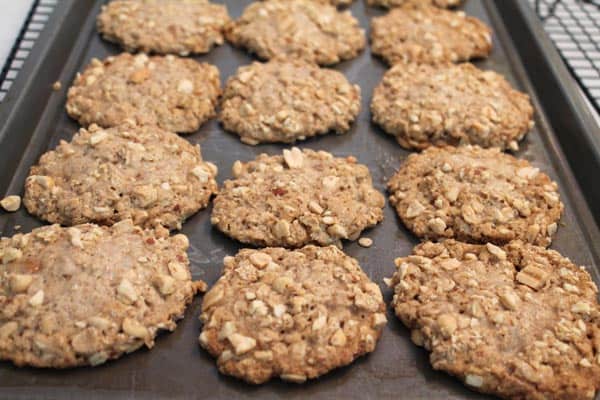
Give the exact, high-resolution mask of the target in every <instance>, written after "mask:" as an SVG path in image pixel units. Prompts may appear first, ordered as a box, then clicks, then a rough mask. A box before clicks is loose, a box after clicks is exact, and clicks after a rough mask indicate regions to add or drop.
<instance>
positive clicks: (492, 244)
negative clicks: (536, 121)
mask: <svg viewBox="0 0 600 400" xmlns="http://www.w3.org/2000/svg"><path fill="white" fill-rule="evenodd" d="M437 13H438V14H440V15H441V14H442V13H441V12H437ZM394 14H396V15H394ZM426 14H427V13H426V12H425V11H424V10H417V11H414V13H413V19H412V21H415V20H419V19H427V20H430V18H431V16H430V15H426ZM406 17H407V15H406V14H405V13H404V12H403V11H396V10H395V11H392V12H391V13H390V14H388V15H387V16H385V17H383V18H390V19H392V18H394V19H395V20H396V21H403V22H405V24H404V25H399V26H398V27H397V28H394V29H397V30H399V31H403V30H404V28H405V26H406V25H410V22H412V21H409V20H407V19H406ZM463 17H464V16H463V15H462V14H458V13H455V15H454V16H453V15H451V14H450V13H448V14H447V18H448V21H452V19H453V18H463ZM471 22H472V23H474V24H476V23H477V22H476V21H471ZM453 24H454V25H458V24H459V23H458V22H454V23H453ZM442 25H443V24H440V25H438V27H437V28H438V29H440V31H442V30H443V29H444V28H443V27H442ZM449 25H452V23H450V24H449ZM377 29H379V30H381V31H382V32H383V34H384V35H385V36H383V37H384V38H385V37H386V36H392V35H393V33H392V34H390V32H389V31H386V27H385V26H384V25H383V24H382V25H381V26H380V27H378V28H377ZM475 31H476V29H473V30H469V29H465V30H463V33H464V34H465V37H463V39H462V40H460V41H456V42H455V43H456V44H457V47H455V48H453V49H452V48H449V47H444V46H443V45H442V46H439V47H437V48H433V47H432V48H430V50H431V51H430V52H428V53H426V54H425V55H424V56H422V54H423V53H422V52H421V50H422V49H421V48H419V47H418V46H417V47H410V48H402V49H401V50H400V51H399V52H397V53H395V52H394V50H396V49H398V46H395V43H394V40H395V39H397V38H398V36H396V37H393V38H391V39H390V40H389V41H388V42H387V43H386V45H387V44H389V45H387V46H381V47H380V48H375V43H374V51H375V52H379V53H380V54H383V56H384V57H385V58H386V60H387V61H388V62H390V63H396V62H398V63H400V64H398V65H396V66H394V67H392V69H391V70H390V71H388V72H387V73H386V76H384V80H383V83H382V84H381V85H380V86H379V87H378V88H377V89H376V90H375V93H374V99H373V103H372V111H373V114H374V119H375V120H376V122H378V123H379V124H380V125H381V126H382V127H383V128H384V130H386V131H387V132H388V133H391V134H394V135H395V136H396V137H397V139H398V142H399V143H400V144H401V145H402V146H403V147H406V148H413V149H426V150H425V151H423V152H422V153H420V154H412V155H410V156H409V157H408V159H407V160H405V162H404V163H403V164H402V166H401V168H400V170H399V171H398V172H397V173H396V174H395V175H394V176H393V177H392V178H391V179H390V181H389V182H388V189H389V191H390V202H391V204H392V205H393V206H394V207H395V208H396V211H397V213H398V215H399V217H400V219H401V220H402V222H403V223H404V224H405V226H407V227H408V228H409V229H410V230H411V231H412V232H413V233H415V234H416V235H417V236H418V237H420V238H424V239H426V241H425V242H423V243H421V244H420V245H418V246H417V247H415V248H414V249H413V255H410V256H408V257H399V258H397V259H396V260H395V265H396V272H395V273H394V275H393V277H392V278H391V279H389V280H386V283H387V284H388V285H389V287H390V288H392V289H393V291H394V296H393V299H392V307H393V308H394V311H395V313H396V315H397V316H398V318H399V319H400V320H401V321H402V322H403V323H404V325H406V326H407V327H408V328H409V329H411V339H412V341H413V342H414V343H415V344H416V345H418V346H423V347H425V348H426V349H427V350H428V351H430V352H431V353H430V361H431V364H432V366H433V367H434V368H435V369H438V370H442V371H445V372H447V373H449V374H451V375H454V376H456V377H457V378H459V379H460V380H461V381H463V382H464V383H465V385H466V386H467V387H469V388H471V389H474V390H477V391H480V392H484V393H491V394H495V395H497V396H500V397H504V398H589V399H591V398H593V397H594V396H595V394H596V391H597V390H598V388H599V384H598V382H599V380H598V377H599V376H600V341H599V340H600V307H599V305H598V300H597V294H598V289H597V286H596V285H595V284H594V282H593V280H592V278H591V276H590V275H589V273H588V272H587V271H585V269H584V268H583V267H578V266H576V265H575V264H573V263H572V262H571V261H570V260H569V259H568V258H565V257H563V256H561V255H560V254H559V253H557V252H556V251H553V250H547V249H545V247H546V246H548V245H549V244H550V242H551V240H552V236H553V235H554V234H555V233H556V231H557V227H558V221H559V219H560V217H561V214H562V211H563V208H564V206H563V204H562V203H561V201H560V197H559V194H558V187H557V185H556V183H554V182H552V181H551V180H550V178H549V177H548V176H547V175H545V174H543V173H542V172H540V171H539V169H537V168H534V167H533V166H531V165H530V164H529V163H528V162H527V161H524V160H518V159H516V158H515V157H513V156H511V155H508V154H502V153H501V152H500V149H511V150H518V141H519V140H520V139H521V138H522V137H523V136H524V135H525V133H526V132H527V131H528V130H529V129H531V127H532V126H533V121H532V115H533V108H532V107H531V104H530V102H529V99H528V97H527V96H526V95H524V94H521V93H519V92H517V91H515V90H514V89H512V88H511V87H510V85H508V83H507V82H506V81H505V80H504V78H502V77H501V76H500V75H498V74H496V73H493V72H490V71H486V72H484V71H480V70H478V69H477V68H476V67H474V66H473V65H471V64H462V65H457V66H454V65H450V64H442V65H439V64H438V65H433V66H432V65H429V64H437V63H438V62H439V61H440V60H442V61H444V62H448V61H450V62H459V61H465V60H468V59H469V58H472V57H480V56H483V55H485V54H486V51H487V52H489V49H487V50H486V49H483V48H481V47H479V46H478V45H477V39H476V36H477V34H474V32H475ZM376 33H377V32H376V29H375V24H374V32H373V34H374V35H375V34H376ZM400 34H401V35H405V36H406V33H405V32H402V33H400ZM445 35H448V36H447V37H451V35H452V32H451V31H445ZM474 35H475V36H474ZM467 36H471V40H469V39H468V38H467ZM489 43H490V44H491V40H489ZM394 47H395V48H394ZM482 49H483V51H481V50H482ZM448 50H452V52H451V53H448ZM382 52H384V53H382ZM415 61H417V62H418V63H420V64H419V65H417V64H415V63H414V62H415ZM403 63H408V64H403ZM499 94H500V95H499ZM432 99H433V101H432ZM456 117H458V118H456ZM465 143H471V144H477V145H481V146H484V147H495V148H493V149H483V148H481V147H478V146H461V147H449V146H448V147H444V145H454V146H456V145H464V144H465ZM431 146H441V147H439V148H436V147H431ZM429 240H434V241H438V242H437V243H436V242H432V241H429ZM458 240H460V241H458ZM567 332H568V333H567ZM593 360H595V361H596V362H595V363H594V362H593Z"/></svg>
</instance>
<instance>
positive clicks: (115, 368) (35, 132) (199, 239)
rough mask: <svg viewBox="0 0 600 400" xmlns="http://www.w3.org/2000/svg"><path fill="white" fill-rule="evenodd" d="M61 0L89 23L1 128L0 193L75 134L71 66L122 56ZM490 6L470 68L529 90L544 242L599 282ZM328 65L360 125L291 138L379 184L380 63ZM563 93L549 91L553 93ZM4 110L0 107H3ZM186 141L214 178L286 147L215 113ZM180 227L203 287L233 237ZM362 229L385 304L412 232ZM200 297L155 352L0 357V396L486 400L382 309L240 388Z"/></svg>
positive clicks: (567, 189) (393, 156) (7, 221)
mask: <svg viewBox="0 0 600 400" xmlns="http://www.w3.org/2000/svg"><path fill="white" fill-rule="evenodd" d="M503 1H507V2H508V0H503ZM516 1H518V0H516ZM66 3H69V4H68V5H69V6H70V7H72V8H73V9H75V8H76V7H78V8H77V10H80V11H77V12H78V13H79V14H77V13H75V12H71V14H69V12H68V11H65V10H63V11H64V12H63V13H62V14H61V15H71V16H73V15H78V16H79V17H80V18H84V19H85V22H84V23H83V24H82V28H81V30H80V34H79V36H80V37H79V39H78V40H77V41H76V42H74V44H73V46H72V48H70V49H69V52H65V54H66V55H65V56H64V58H60V59H59V60H58V61H57V62H60V63H61V68H59V69H57V71H59V74H58V75H57V78H60V80H61V81H62V82H63V90H61V91H59V92H56V93H50V94H44V96H43V100H44V107H43V108H42V112H41V114H39V115H38V114H37V113H34V114H33V115H31V118H32V119H35V120H34V121H33V122H32V123H31V125H28V124H27V123H28V122H29V121H25V120H24V121H22V123H23V124H24V126H28V127H29V126H32V128H31V131H11V132H6V133H5V134H6V135H7V136H6V137H4V138H3V137H2V135H1V133H2V132H1V131H0V142H1V141H2V140H4V141H3V142H1V143H3V145H4V144H7V143H9V144H10V145H11V147H10V148H9V147H8V145H7V146H6V147H0V158H2V157H7V159H8V158H9V155H10V153H11V152H18V151H20V149H21V147H23V148H24V149H25V151H24V154H23V156H22V157H21V156H20V155H19V154H18V155H17V156H15V157H12V158H11V159H10V160H8V161H6V162H5V163H4V165H6V168H5V169H4V170H2V171H0V194H4V193H20V192H21V191H22V186H23V181H24V179H25V177H26V175H27V171H28V168H29V167H30V166H31V165H32V164H33V163H35V162H36V160H37V159H38V158H39V156H40V155H41V154H42V153H43V152H44V151H46V150H47V149H49V148H52V147H54V146H55V145H56V144H57V143H58V141H59V140H60V139H69V138H70V137H71V136H72V135H73V133H74V132H76V131H77V128H78V127H77V124H76V123H75V122H74V121H72V120H70V119H69V118H68V117H67V115H66V113H65V112H64V102H65V95H66V87H68V85H69V83H70V82H71V81H72V79H73V77H74V76H75V73H76V72H77V71H78V70H80V69H81V68H83V66H84V65H85V64H87V63H88V62H89V60H90V59H91V58H92V57H100V58H102V57H106V56H108V55H110V54H116V53H118V52H119V49H118V48H117V47H116V46H114V45H111V44H108V43H106V42H103V41H102V40H101V39H100V38H99V37H98V35H97V34H96V33H95V32H94V29H93V24H94V18H95V14H96V13H97V11H98V9H99V6H100V4H99V3H98V4H95V5H94V6H93V7H85V6H83V5H81V4H82V3H78V2H77V1H76V0H67V1H66ZM91 3H92V2H90V4H91ZM226 3H227V4H228V6H229V11H230V13H231V14H232V16H233V17H237V16H239V15H240V13H241V11H242V9H243V7H244V6H245V5H247V4H249V3H250V1H249V0H231V1H226ZM495 7H496V6H495V5H494V2H493V1H491V0H487V1H486V0H482V1H480V0H469V1H467V3H466V5H465V7H464V9H465V11H466V12H467V13H468V14H471V15H476V16H478V17H479V18H481V19H483V20H484V21H486V22H488V23H489V24H491V25H492V27H493V29H494V31H495V33H496V35H495V39H494V40H495V43H494V45H495V48H494V52H493V55H492V57H491V58H490V59H489V60H486V61H483V62H478V63H477V65H478V66H480V67H481V68H486V69H493V70H495V71H498V72H500V73H502V74H504V75H506V76H507V77H508V79H509V80H510V81H511V82H512V83H513V84H514V85H516V86H517V87H519V88H521V89H522V90H525V91H528V92H530V94H531V95H532V97H533V100H534V103H535V105H536V108H537V109H538V113H537V115H536V122H537V124H536V128H535V130H534V131H533V132H532V133H531V134H530V135H528V136H527V138H526V139H525V141H524V142H523V144H522V149H521V150H520V151H519V152H518V153H517V156H518V157H522V158H525V159H528V160H530V161H531V162H532V163H533V164H534V165H535V166H537V167H540V168H541V169H542V170H543V171H545V172H547V173H548V174H549V175H550V176H551V177H552V178H553V179H555V180H557V181H558V183H559V186H560V187H561V194H562V197H563V201H564V203H565V205H566V211H565V215H564V217H563V219H562V224H561V226H560V229H559V231H558V234H557V237H556V240H555V242H554V244H553V245H552V248H554V249H556V250H558V251H560V252H562V253H563V254H564V255H566V256H569V257H570V258H571V259H572V260H573V261H575V262H576V263H578V264H581V265H586V266H589V267H590V271H591V272H592V273H593V275H594V279H595V280H596V282H600V279H599V275H598V265H599V263H598V251H597V248H595V247H594V246H595V242H596V240H595V239H597V238H598V233H597V227H596V226H595V225H593V223H592V222H591V221H590V220H588V219H589V216H590V215H591V213H590V210H589V209H588V208H587V205H586V203H585V201H584V200H583V198H582V195H581V192H580V191H579V188H578V186H577V184H576V183H575V180H574V179H573V176H572V175H571V172H570V169H569V166H568V164H567V163H566V162H565V160H564V158H563V156H562V154H561V152H560V148H559V147H558V145H557V141H556V137H555V133H554V132H553V130H552V127H551V126H550V125H549V124H548V120H547V118H546V115H544V113H543V110H542V109H541V107H540V106H539V102H538V99H537V98H536V95H535V93H534V92H533V87H532V86H531V83H530V81H529V80H528V79H527V75H526V74H525V69H523V66H522V65H520V64H519V58H518V54H517V53H515V50H514V48H513V47H512V45H511V42H510V41H511V38H510V37H509V36H508V35H507V32H508V31H507V30H506V28H505V27H504V26H503V25H502V23H501V20H500V18H499V17H498V15H497V14H496V13H495V12H494V10H495ZM351 10H352V13H353V14H354V15H355V16H356V17H358V18H359V19H360V21H361V24H362V26H363V27H364V28H365V29H368V27H369V19H370V18H371V17H373V16H376V15H380V14H382V12H381V11H380V10H376V9H374V8H367V7H366V6H365V5H364V3H363V1H362V0H358V1H356V2H355V3H354V5H353V6H352V8H351ZM515 40H516V39H515ZM65 43H66V42H65ZM197 59H198V60H202V61H208V62H212V63H214V64H216V65H217V66H218V67H219V69H220V70H221V77H222V80H223V81H224V80H225V79H226V78H227V77H228V76H230V75H231V74H233V73H234V72H235V70H236V69H237V68H238V66H240V65H244V64H247V63H249V62H251V61H252V58H251V57H250V56H248V55H247V54H246V53H245V52H244V51H242V50H239V49H234V48H232V47H230V46H228V45H224V46H221V47H219V48H217V49H215V50H214V51H213V52H211V53H210V54H209V55H206V56H202V57H197ZM542 61H543V60H542ZM336 69H338V70H340V71H342V72H344V73H345V74H346V76H347V77H348V79H349V80H350V81H353V82H356V83H358V84H359V85H360V86H361V89H362V95H363V103H362V112H361V114H360V116H359V118H358V121H357V122H356V123H355V124H354V126H353V127H352V129H351V131H350V132H349V133H347V134H345V135H342V136H334V135H328V136H323V137H319V138H315V139H312V140H308V141H306V142H301V143H299V144H298V145H299V146H300V147H308V148H313V149H324V150H327V151H330V152H332V153H334V154H336V155H339V156H343V155H350V154H352V155H355V156H356V157H357V158H358V159H359V161H360V162H361V163H364V164H367V165H368V166H369V168H370V170H371V173H372V175H373V178H374V182H375V185H376V187H377V188H378V189H380V190H381V191H384V190H385V181H386V179H387V178H389V177H390V176H391V175H392V174H393V173H394V171H395V170H396V169H397V168H398V166H399V165H400V163H401V162H402V160H403V159H405V158H406V156H407V155H408V154H409V153H408V152H406V151H404V150H402V149H401V148H400V146H399V145H398V144H397V143H396V142H395V140H394V139H393V138H392V137H391V136H389V135H386V134H384V133H383V132H382V131H381V130H379V129H378V128H377V127H375V126H374V125H373V124H372V123H371V122H370V113H369V102H370V99H371V93H372V91H373V88H374V86H375V85H376V84H377V83H378V82H379V80H380V79H381V76H382V74H383V73H384V72H385V70H386V67H385V65H384V64H383V63H382V62H381V61H380V60H379V59H377V58H374V57H372V55H371V54H370V52H369V50H368V49H367V50H365V51H364V52H363V53H362V54H361V55H360V56H359V57H358V58H357V59H355V60H351V61H348V62H344V63H342V64H340V65H338V66H336ZM52 79H54V78H49V81H50V80H52ZM30 90H33V89H30ZM39 90H40V93H42V92H43V93H46V92H44V91H45V90H47V89H46V88H40V89H39ZM560 95H561V94H560V93H557V96H560ZM46 96H47V97H46ZM23 101H25V100H23ZM32 108H35V107H32ZM1 111H2V110H1V109H0V113H1ZM19 115H21V114H19ZM186 139H188V140H190V141H191V142H193V143H200V144H201V145H202V151H203V154H204V157H205V159H207V160H209V161H212V162H214V163H216V164H217V165H218V167H219V170H220V173H219V177H218V180H219V182H221V183H222V182H223V180H225V179H227V178H229V177H230V176H231V173H230V169H231V165H232V164H233V162H234V161H235V160H238V159H240V160H250V159H252V158H254V157H255V156H256V155H258V154H259V153H262V152H266V153H271V154H274V153H279V152H281V150H282V149H283V148H285V146H281V145H262V146H257V147H250V146H246V145H244V144H242V143H240V142H239V140H238V139H237V136H235V135H233V134H229V133H226V132H224V131H223V129H222V128H221V127H220V126H219V124H218V123H217V121H214V120H213V121H210V122H209V123H207V124H206V125H204V126H203V127H202V128H201V129H200V130H199V132H197V133H194V134H192V135H190V136H186ZM13 145H14V146H13ZM20 146H21V147H20ZM2 163H3V160H0V164H2ZM584 220H585V221H584ZM15 225H20V226H21V228H20V231H21V232H28V231H30V230H31V229H32V228H34V227H37V226H40V225H41V222H39V221H37V220H36V219H35V218H32V217H31V216H28V215H27V213H26V212H25V211H24V210H21V211H19V212H18V213H15V214H2V215H0V233H1V234H2V235H12V234H13V233H14V232H15V228H14V227H15ZM183 232H184V233H186V234H187V235H189V237H190V243H191V248H190V252H189V255H190V260H191V263H192V269H193V275H194V277H195V278H201V279H204V280H206V281H207V282H208V283H209V284H212V283H214V282H215V280H216V279H217V278H218V277H219V276H220V272H221V266H222V258H223V257H224V256H225V255H231V254H234V253H235V252H236V251H237V250H238V249H239V248H240V246H239V244H237V243H236V242H234V241H233V240H230V239H228V238H227V237H225V236H224V235H222V234H221V233H219V232H218V231H216V230H215V229H212V228H211V225H210V209H209V210H205V211H202V212H200V213H198V214H197V215H195V216H194V217H192V218H191V219H190V220H189V221H188V222H187V223H186V224H185V225H184V228H183ZM366 235H367V236H369V237H371V238H373V240H374V245H373V247H371V248H370V249H363V248H360V247H359V246H358V245H357V244H354V243H346V244H345V246H344V250H345V251H346V252H347V253H348V254H349V255H351V256H353V257H356V258H357V259H358V260H359V261H360V263H361V265H362V267H363V269H364V270H365V271H366V273H367V274H368V275H369V276H370V277H371V278H372V279H373V280H374V281H375V282H377V283H379V284H380V285H381V286H382V289H383V290H384V294H385V298H386V301H389V300H390V297H391V293H390V291H389V290H388V289H387V288H385V287H384V285H383V283H382V279H383V278H384V277H387V276H390V275H391V274H392V272H393V270H394V266H393V260H394V258H395V257H398V256H403V255H407V254H409V253H410V251H411V249H412V247H413V245H414V244H416V243H417V240H416V239H415V238H414V237H413V236H412V235H411V234H410V233H408V232H407V231H406V230H405V229H404V227H403V226H402V225H401V224H400V222H399V220H398V218H397V217H396V216H395V214H394V212H393V210H392V208H391V207H390V206H389V205H386V208H385V220H384V221H383V223H381V224H380V225H378V226H377V227H375V228H373V229H371V230H370V231H368V232H366ZM81 301H85V299H81ZM200 303H201V298H200V297H198V298H196V300H195V301H194V303H193V304H192V305H191V306H190V307H189V309H188V310H187V312H186V317H185V319H184V320H182V321H181V322H180V324H179V326H178V328H177V330H176V331H175V332H173V333H171V334H164V335H161V336H160V337H159V338H158V339H157V341H156V346H155V347H154V349H152V350H150V351H148V350H142V351H137V352H135V353H133V354H130V355H127V356H125V357H123V358H122V359H120V360H117V361H113V362H109V363H108V364H106V365H103V366H100V367H96V368H80V369H72V370H65V371H56V370H34V369H30V368H21V369H19V368H15V367H13V366H12V365H11V364H10V363H8V362H0V398H11V399H29V398H61V399H70V398H73V399H80V398H87V399H104V398H116V399H147V398H171V399H177V398H198V399H204V398H222V399H229V398H252V397H257V398H266V399H278V398H284V397H285V398H289V399H300V398H306V397H311V398H319V399H326V398H347V399H388V398H389V399H392V398H409V399H414V398H427V399H462V398H485V396H482V395H479V394H476V393H474V392H471V391H469V390H468V389H466V388H465V387H463V385H462V384H461V383H459V382H458V381H456V380H454V379H453V378H450V377H448V376H447V375H445V374H444V373H441V372H436V371H434V370H432V368H431V367H430V365H429V363H428V357H427V352H426V351H424V350H422V349H419V348H417V347H415V346H414V345H413V344H412V343H411V342H410V338H409V333H408V331H407V330H406V329H405V328H404V327H403V326H402V324H401V323H400V322H399V321H398V320H397V319H396V318H395V317H394V316H393V315H392V313H391V311H390V312H388V318H389V320H390V322H389V324H388V326H387V327H386V328H385V331H384V333H383V337H382V339H381V341H380V343H379V345H378V347H377V349H376V351H375V352H374V353H373V354H371V355H369V356H367V357H364V358H361V359H359V360H357V361H356V362H355V363H354V364H352V365H350V366H348V367H345V368H341V369H339V370H336V371H334V372H332V373H330V374H328V375H326V376H324V377H322V378H320V379H318V380H315V381H312V382H308V383H306V384H304V385H301V386H299V385H293V384H286V383H283V382H280V381H277V380H275V381H273V382H270V383H267V384H265V385H262V386H259V387H253V386H248V385H246V384H244V383H241V382H239V381H237V380H235V379H232V378H229V377H224V376H221V375H219V374H218V372H217V370H216V368H215V363H214V361H213V360H212V359H211V357H210V356H209V355H208V354H207V353H206V352H204V351H202V350H201V349H200V348H199V346H198V344H197V337H198V334H199V331H200V322H199V321H198V318H197V317H198V315H199V308H200Z"/></svg>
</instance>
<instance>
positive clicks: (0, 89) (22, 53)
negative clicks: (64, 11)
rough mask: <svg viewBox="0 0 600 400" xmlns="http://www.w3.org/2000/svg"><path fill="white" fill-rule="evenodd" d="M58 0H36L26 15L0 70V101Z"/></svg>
mask: <svg viewBox="0 0 600 400" xmlns="http://www.w3.org/2000/svg"><path fill="white" fill-rule="evenodd" d="M58 1H60V0H36V1H35V2H34V3H33V6H32V7H31V10H30V11H29V14H28V15H27V19H26V21H25V23H24V24H23V28H22V29H21V31H20V32H19V36H18V38H17V40H16V41H15V45H14V46H13V48H12V50H11V52H10V55H9V57H8V60H7V61H6V63H5V64H4V66H3V67H2V66H1V65H0V67H2V70H1V71H0V102H1V101H2V100H3V99H4V97H5V96H6V94H7V93H8V91H9V89H10V87H11V86H12V84H13V82H14V80H15V79H16V77H17V75H18V74H19V71H20V70H21V68H22V67H23V63H24V62H25V60H26V59H27V57H28V56H29V53H30V52H31V49H32V48H33V45H34V44H35V40H36V39H37V38H38V37H39V36H40V34H41V32H42V30H43V29H44V27H45V26H46V22H47V21H48V18H49V17H50V15H51V14H52V11H54V8H55V7H56V5H57V3H58Z"/></svg>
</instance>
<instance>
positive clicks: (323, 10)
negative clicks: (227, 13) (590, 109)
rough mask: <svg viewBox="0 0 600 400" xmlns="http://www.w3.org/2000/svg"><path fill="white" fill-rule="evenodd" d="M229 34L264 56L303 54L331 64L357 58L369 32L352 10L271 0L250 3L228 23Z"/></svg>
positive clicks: (302, 1) (303, 1)
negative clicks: (362, 26)
mask: <svg viewBox="0 0 600 400" xmlns="http://www.w3.org/2000/svg"><path fill="white" fill-rule="evenodd" d="M225 36H226V38H227V40H229V41H230V42H231V43H232V44H233V45H235V46H238V47H245V48H247V49H248V50H249V51H251V52H253V53H256V55H257V56H258V57H259V58H261V59H264V60H268V59H271V58H274V57H286V58H300V59H305V60H307V61H312V62H316V63H318V64H320V65H331V64H335V63H338V62H340V61H343V60H348V59H351V58H354V57H356V56H357V55H358V53H359V52H360V51H361V50H362V49H363V48H364V47H365V45H366V39H365V33H364V31H363V30H362V29H361V28H360V26H359V24H358V21H357V20H356V19H355V18H354V17H353V16H352V15H351V14H350V12H349V11H343V12H342V11H338V10H337V9H336V8H335V7H334V6H330V5H328V4H322V3H321V2H319V1H315V0H267V1H257V2H254V3H252V4H250V5H249V6H248V7H246V9H245V10H244V13H243V14H242V16H241V17H240V18H239V19H238V20H236V21H234V22H232V23H230V24H228V26H227V27H226V29H225Z"/></svg>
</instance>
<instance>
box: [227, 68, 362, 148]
mask: <svg viewBox="0 0 600 400" xmlns="http://www.w3.org/2000/svg"><path fill="white" fill-rule="evenodd" d="M359 111H360V88H359V87H358V85H352V84H350V82H348V80H347V79H346V77H345V76H344V75H343V74H342V73H340V72H338V71H334V70H330V69H325V68H319V67H318V66H316V65H314V64H312V63H309V62H305V61H300V60H295V61H280V60H274V61H270V62H268V63H266V64H262V63H258V62H256V63H253V64H251V65H248V66H244V67H241V68H240V69H239V70H238V72H237V74H236V75H235V76H234V77H232V78H229V80H228V82H227V84H226V86H225V90H224V94H223V102H222V104H221V114H220V120H221V122H222V123H223V126H224V127H225V129H227V130H229V131H233V132H235V133H237V134H238V135H240V138H241V140H242V142H244V143H247V144H251V145H254V144H258V143H264V142H283V143H292V142H294V141H296V140H303V139H306V138H308V137H311V136H315V135H322V134H325V133H328V132H330V131H333V132H336V133H340V134H341V133H345V132H347V131H348V130H349V129H350V124H352V122H353V121H354V120H355V119H356V116H357V115H358V113H359Z"/></svg>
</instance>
